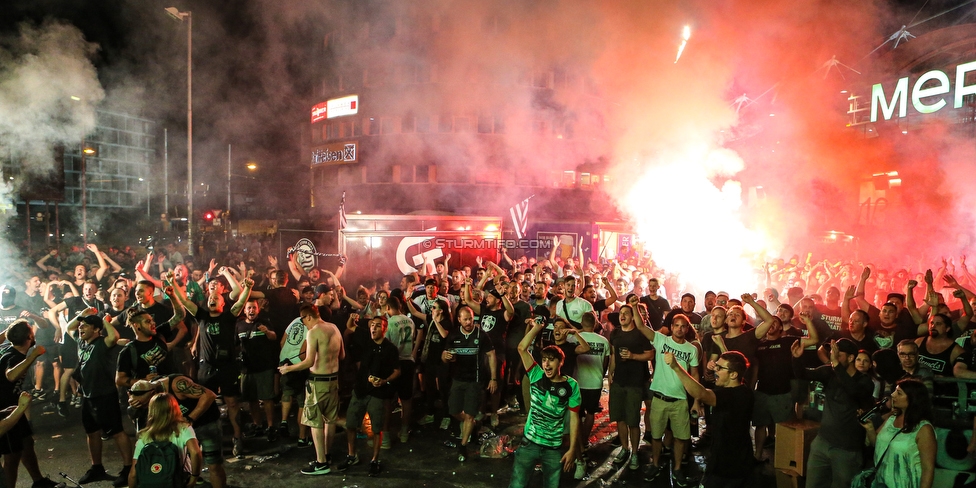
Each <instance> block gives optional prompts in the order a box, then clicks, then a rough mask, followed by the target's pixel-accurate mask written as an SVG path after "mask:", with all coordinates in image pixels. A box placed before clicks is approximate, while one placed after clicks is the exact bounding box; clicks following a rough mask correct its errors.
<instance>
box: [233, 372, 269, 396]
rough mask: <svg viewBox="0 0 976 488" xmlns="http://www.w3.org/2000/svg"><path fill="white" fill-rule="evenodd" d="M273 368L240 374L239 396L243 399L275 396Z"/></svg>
mask: <svg viewBox="0 0 976 488" xmlns="http://www.w3.org/2000/svg"><path fill="white" fill-rule="evenodd" d="M274 373H275V371H274V370H273V369H269V370H267V371H258V372H257V373H244V374H243V375H241V397H242V398H243V399H244V401H248V402H253V401H257V400H271V399H274V397H275V391H274Z"/></svg>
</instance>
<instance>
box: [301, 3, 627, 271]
mask: <svg viewBox="0 0 976 488" xmlns="http://www.w3.org/2000/svg"><path fill="white" fill-rule="evenodd" d="M331 5H332V6H333V7H334V8H335V9H336V11H340V12H342V13H341V14H339V15H336V17H337V18H341V19H342V20H341V22H337V23H336V24H335V25H334V27H333V28H332V29H331V31H329V32H328V34H327V35H326V36H325V39H324V43H325V46H326V49H325V51H326V56H328V57H329V58H330V59H329V61H330V63H329V64H330V65H331V66H333V67H334V69H332V70H331V71H329V72H327V73H324V74H323V80H322V88H321V89H320V91H319V93H318V95H319V99H318V103H316V104H314V106H311V107H309V109H310V119H309V123H308V124H307V125H305V130H304V134H303V136H304V137H303V145H304V151H303V154H304V157H305V158H306V160H307V162H308V164H309V166H310V177H311V178H310V181H311V201H312V206H313V207H314V208H313V215H316V216H317V217H319V218H320V219H321V220H322V221H326V220H332V219H334V218H335V216H336V214H337V209H338V205H339V200H340V198H341V196H342V195H343V194H345V195H346V197H345V198H346V199H345V208H346V212H347V213H355V212H361V213H362V214H368V215H375V216H376V217H377V218H376V219H373V220H375V221H376V222H379V221H386V220H385V217H383V216H396V215H404V214H414V215H451V216H458V217H464V216H470V217H497V218H499V219H502V220H503V223H502V228H501V229H498V228H497V227H496V226H493V227H495V228H494V229H492V230H491V232H494V231H499V232H501V235H503V236H505V237H506V238H507V237H512V236H513V234H512V232H511V231H512V227H513V225H512V220H511V219H510V218H509V215H510V213H509V208H510V207H512V206H513V205H515V204H518V203H519V202H521V201H522V200H524V199H526V198H528V197H532V199H531V200H530V212H529V227H528V229H527V233H526V236H527V237H528V238H536V237H539V234H540V233H546V234H547V233H560V232H570V231H571V233H572V234H573V236H574V237H573V238H574V240H575V241H576V242H577V243H578V242H580V241H583V243H584V247H585V248H586V251H585V252H589V249H590V247H591V239H592V238H593V234H594V232H600V230H598V229H596V226H597V225H596V224H597V223H598V222H606V221H613V220H616V209H615V208H614V207H613V204H612V203H610V202H609V199H607V198H606V196H605V195H604V194H603V193H602V192H601V191H599V190H600V189H601V187H602V186H603V185H604V184H605V183H606V182H607V181H609V177H608V176H607V174H606V173H607V169H608V165H607V163H606V162H605V156H606V154H607V152H608V151H607V145H606V140H607V134H606V130H607V129H606V127H605V126H604V124H603V111H602V107H604V106H605V100H604V99H603V98H602V97H601V96H600V93H599V91H598V90H597V88H596V87H595V86H594V84H593V82H592V80H591V79H590V78H589V77H588V76H587V71H586V70H584V69H582V68H581V67H579V66H576V65H575V64H574V63H573V62H572V61H570V59H572V57H571V56H566V57H565V58H563V57H561V56H560V55H559V54H558V53H555V54H554V53H551V52H545V51H546V50H545V49H544V48H542V47H541V46H540V47H538V48H533V46H531V45H519V46H512V45H511V42H510V41H509V39H510V38H511V35H510V34H511V32H513V31H519V32H522V31H525V30H526V29H531V28H532V26H531V25H529V22H528V21H527V20H525V19H522V18H521V17H520V16H519V14H518V12H517V10H518V9H513V10H512V11H511V12H509V13H499V12H497V11H489V10H484V11H482V10H480V7H479V6H478V2H469V3H467V4H466V6H465V8H463V9H462V8H461V7H460V6H453V7H448V8H447V9H446V10H439V11H437V12H432V11H434V10H438V9H434V8H430V6H429V5H427V4H425V3H424V2H395V3H389V2H356V1H349V0H336V1H333V2H332V3H331ZM594 190H597V191H594ZM367 220H370V219H367ZM462 220H463V219H462ZM332 221H333V222H334V220H332ZM355 222H356V223H357V224H358V225H360V227H361V229H357V228H355V225H354V223H353V222H350V227H349V228H347V229H346V230H345V232H344V237H342V238H340V240H344V243H343V244H344V245H345V247H346V248H347V249H346V251H347V252H348V253H349V254H350V256H351V257H352V256H354V254H355V253H354V252H353V250H351V249H350V246H351V243H352V242H353V241H355V240H356V239H360V238H361V239H364V240H366V242H369V243H370V244H369V245H367V246H366V247H368V248H370V249H374V248H375V247H380V246H385V248H387V249H397V247H398V246H397V245H396V243H395V242H393V243H390V244H389V245H383V244H378V242H380V241H377V239H389V238H391V237H390V236H389V235H385V236H382V237H380V234H382V232H384V231H391V230H393V229H387V228H386V227H384V226H383V225H372V224H370V223H368V222H362V219H358V220H356V221H355ZM329 225H334V224H329ZM425 225H426V224H425ZM443 225H445V224H443V223H442V226H443ZM434 227H436V226H434ZM465 227H470V226H468V225H463V224H458V226H456V227H454V228H451V229H449V230H451V231H457V230H458V228H462V229H463V228H465ZM365 228H369V229H371V232H376V233H377V234H375V235H372V234H371V236H367V235H366V234H363V235H359V234H357V232H365V230H362V229H365ZM333 229H334V227H333ZM414 230H416V231H425V230H427V228H426V227H425V228H417V229H414ZM438 230H442V231H443V230H448V229H444V228H441V229H438ZM474 230H484V229H474ZM428 233H429V232H428ZM547 235H548V234H547ZM400 237H401V236H400V235H398V236H397V238H400ZM414 237H416V236H414ZM357 242H358V241H357ZM352 247H356V246H352ZM594 247H595V246H594ZM391 252H392V251H391ZM455 259H457V256H456V257H455ZM462 259H465V258H464V256H462ZM457 262H458V261H456V260H455V261H452V263H457ZM401 269H402V267H401ZM377 271H378V272H379V271H380V270H377Z"/></svg>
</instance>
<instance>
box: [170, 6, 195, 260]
mask: <svg viewBox="0 0 976 488" xmlns="http://www.w3.org/2000/svg"><path fill="white" fill-rule="evenodd" d="M165 10H166V13H167V14H169V16H170V17H172V18H174V19H176V20H178V21H180V22H186V245H187V254H188V255H190V256H193V18H192V17H191V16H190V12H180V11H179V10H178V9H177V8H176V7H167V8H166V9H165Z"/></svg>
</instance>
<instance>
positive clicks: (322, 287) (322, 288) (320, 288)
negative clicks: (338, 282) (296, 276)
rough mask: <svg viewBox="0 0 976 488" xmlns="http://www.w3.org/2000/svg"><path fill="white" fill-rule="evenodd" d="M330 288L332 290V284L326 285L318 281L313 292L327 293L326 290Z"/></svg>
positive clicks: (318, 293) (317, 293)
mask: <svg viewBox="0 0 976 488" xmlns="http://www.w3.org/2000/svg"><path fill="white" fill-rule="evenodd" d="M332 290H333V287H332V285H327V284H325V283H319V284H318V285H315V294H316V295H321V294H323V293H328V292H330V291H332Z"/></svg>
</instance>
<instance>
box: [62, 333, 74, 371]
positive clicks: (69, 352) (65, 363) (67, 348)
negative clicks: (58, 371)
mask: <svg viewBox="0 0 976 488" xmlns="http://www.w3.org/2000/svg"><path fill="white" fill-rule="evenodd" d="M59 352H60V353H61V367H62V368H64V369H75V368H77V367H78V343H76V342H75V341H73V340H72V341H71V342H68V340H67V339H65V341H64V344H62V345H61V347H60V351H59Z"/></svg>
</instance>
